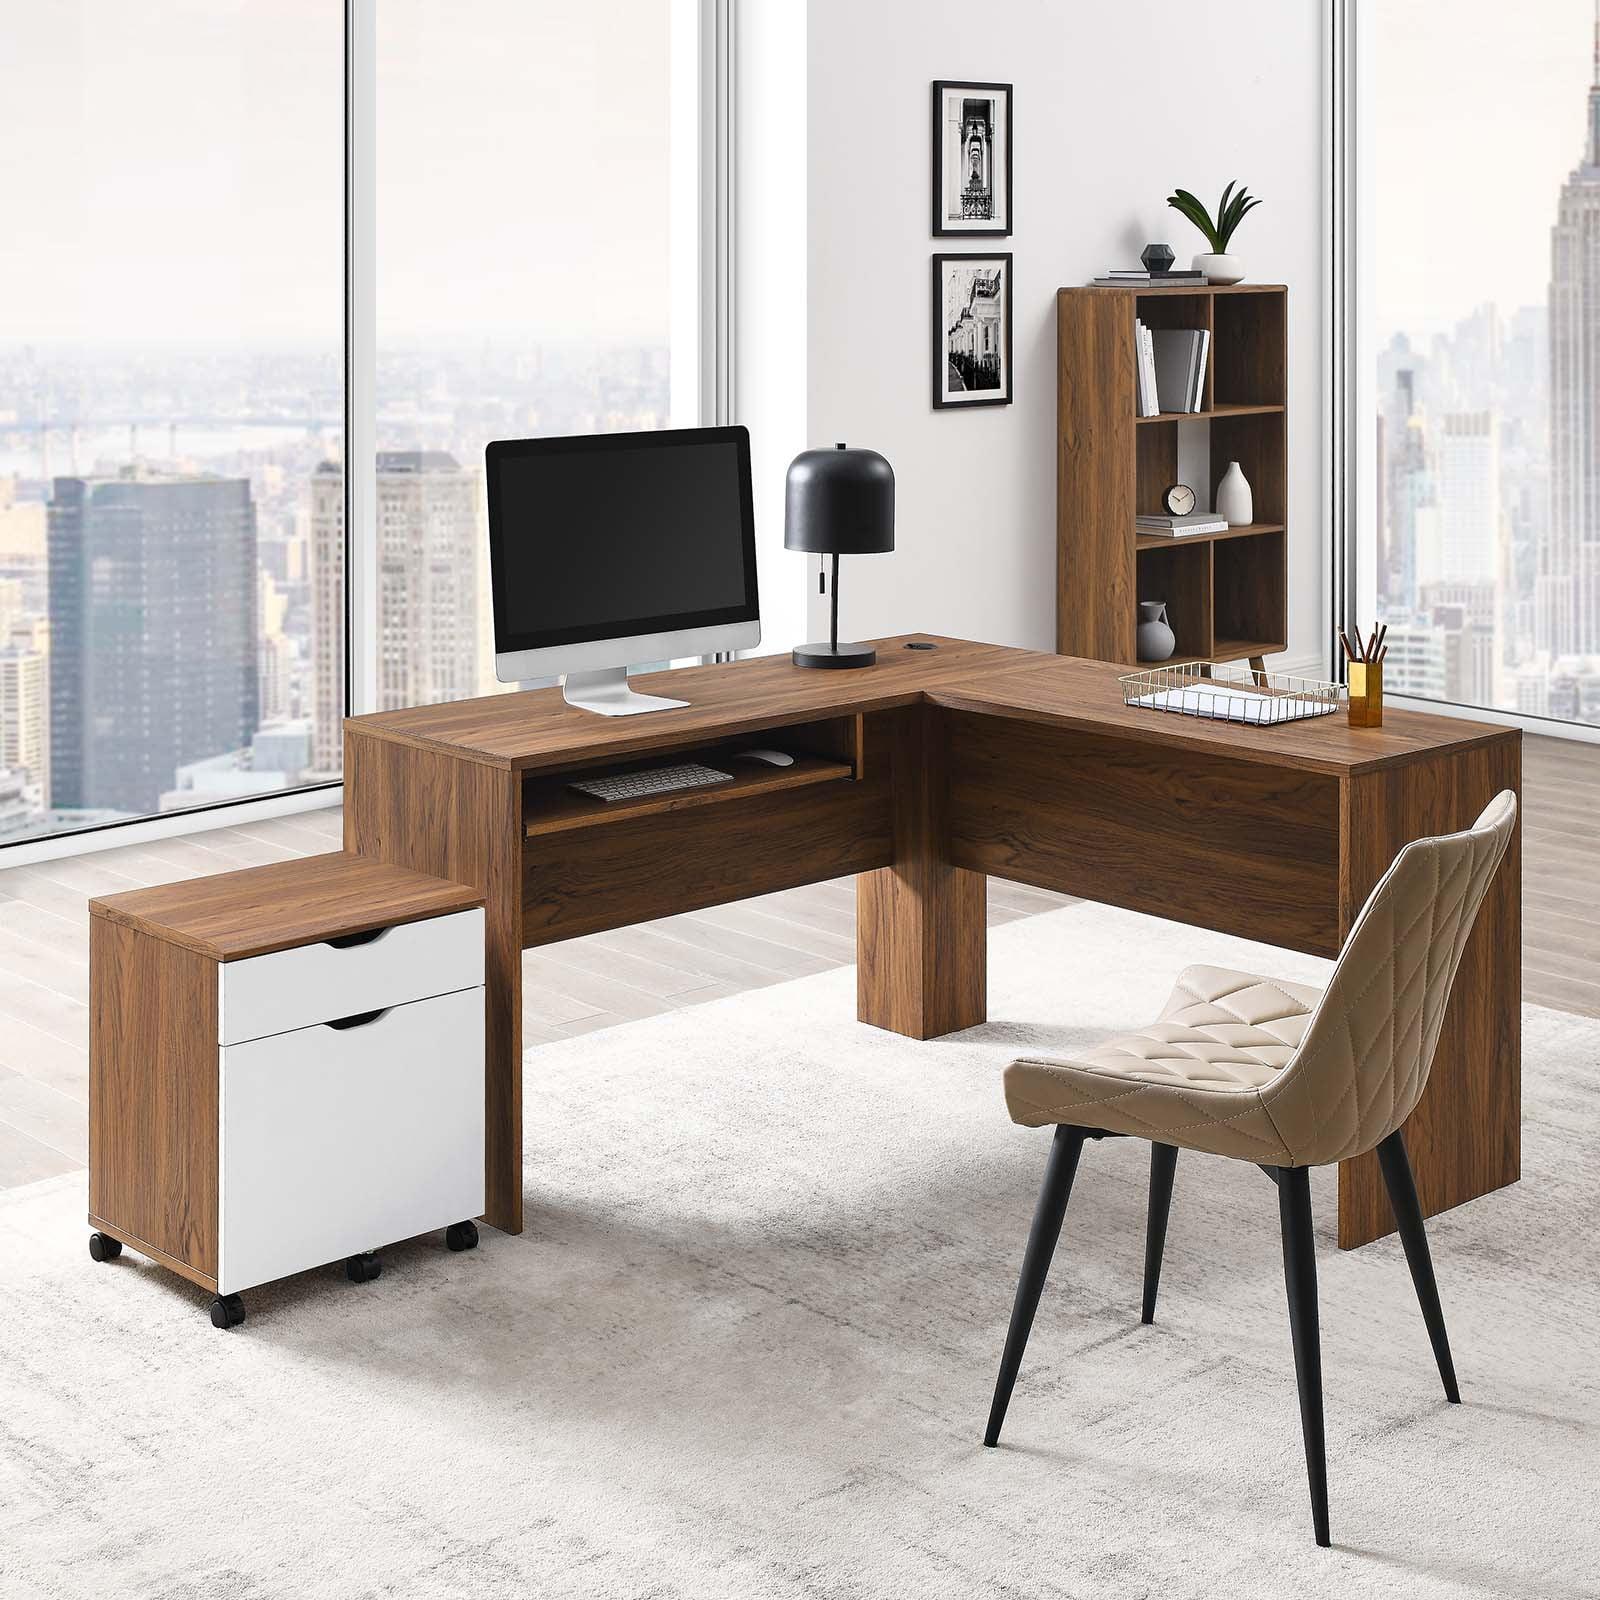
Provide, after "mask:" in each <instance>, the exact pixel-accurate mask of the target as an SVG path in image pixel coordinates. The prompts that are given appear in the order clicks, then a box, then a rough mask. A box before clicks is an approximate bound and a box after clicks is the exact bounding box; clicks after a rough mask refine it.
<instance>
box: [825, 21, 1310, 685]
mask: <svg viewBox="0 0 1600 1600" xmlns="http://www.w3.org/2000/svg"><path fill="white" fill-rule="evenodd" d="M1320 9H1321V8H1320V7H1319V6H1318V5H1317V4H1316V3H1315V0H1289V3H1286V0H1235V3H1233V4H1230V5H1229V6H1228V7H1227V8H1226V14H1225V17H1223V16H1219V13H1218V11H1217V8H1216V7H1214V6H1213V5H1211V4H1209V3H1207V0H1146V3H1145V4H1142V5H1140V4H1104V3H1097V4H1086V3H1080V4H1065V3H1062V0H988V3H987V4H985V5H983V6H980V7H974V6H973V5H972V4H971V3H970V0H915V3H913V0H810V7H809V25H808V50H807V60H808V66H809V76H808V86H807V100H808V115H807V121H808V134H807V143H808V149H809V163H808V165H809V172H808V193H807V205H806V257H807V268H808V271H807V303H808V316H807V353H806V373H807V385H808V403H807V417H806V421H807V429H808V433H809V442H810V443H811V444H814V445H815V444H826V443H829V442H831V441H834V440H838V439H844V440H848V441H849V442H850V443H852V444H860V445H869V446H871V447H872V448H873V449H876V450H881V451H882V452H883V453H884V454H885V455H886V456H887V457H888V458H889V460H890V462H891V463H892V464H893V466H894V469H895V475H896V480H897V487H898V501H897V511H896V521H897V544H898V548H897V549H896V551H895V553H894V554H893V555H889V556H862V557H858V558H856V559H854V560H850V561H847V562H846V563H845V568H846V570H845V571H844V573H843V575H842V578H841V583H840V592H841V621H840V630H841V634H842V636H844V637H847V638H868V637H872V636H875V635H881V634H887V633H897V632H904V631H910V630H913V629H918V628H926V629H932V630H936V631H939V632H945V633H951V634H957V635H963V636H966V637H970V638H977V639H985V640H991V641H993V642H996V643H1001V644H1015V645H1026V646H1031V647H1034V648H1040V649H1051V648H1053V646H1054V639H1055V597H1054V585H1055V468H1054V461H1055V454H1054V452H1055V375H1054V361H1055V307H1054V292H1055V290H1056V289H1057V288H1059V287H1061V286H1063V285H1069V284H1080V283H1083V282H1086V281H1087V280H1088V279H1089V278H1090V277H1092V276H1093V275H1094V274H1095V273H1096V272H1100V271H1103V270H1104V269H1105V268H1106V267H1107V266H1109V265H1111V264H1113V263H1116V264H1119V265H1132V264H1134V263H1135V262H1136V260H1137V257H1138V253H1139V250H1140V249H1141V248H1142V247H1143V245H1144V244H1145V243H1146V242H1147V241H1149V240H1151V239H1163V240H1166V241H1168V242H1169V243H1171V245H1172V247H1173V248H1174V250H1176V251H1177V252H1178V255H1179V257H1180V259H1181V260H1183V261H1184V262H1187V260H1188V257H1189V256H1190V255H1191V254H1192V253H1193V252H1195V251H1196V250H1199V249H1203V248H1204V245H1203V243H1202V241H1201V240H1200V238H1199V236H1198V235H1197V234H1196V233H1195V232H1194V231H1193V229H1192V228H1191V227H1190V226H1189V224H1187V223H1186V222H1184V221H1183V219H1182V218H1181V217H1179V216H1178V214H1177V213H1176V212H1173V211H1169V210H1168V209H1167V207H1166V204H1165V200H1166V196H1167V195H1168V194H1169V193H1171V191H1172V188H1173V186H1174V185H1179V184H1181V185H1182V186H1183V187H1185V188H1188V189H1193V190H1195V191H1196V192H1197V193H1198V194H1199V195H1200V196H1201V197H1202V198H1204V199H1205V200H1206V201H1207V202H1208V203H1210V202H1212V201H1214V200H1215V198H1216V196H1217V194H1218V193H1220V192H1221V189H1222V186H1223V185H1224V183H1226V182H1227V181H1228V179H1230V178H1235V177H1237V178H1240V179H1242V180H1244V181H1245V182H1246V183H1248V184H1249V186H1250V189H1251V191H1252V193H1255V194H1259V195H1260V196H1261V197H1262V199H1263V202H1264V203H1263V204H1262V206H1261V208H1260V209H1259V210H1258V211H1256V212H1254V213H1253V214H1252V215H1251V216H1250V217H1249V218H1248V219H1247V220H1246V222H1245V223H1244V225H1243V226H1242V227H1241V229H1240V231H1239V235H1238V238H1237V240H1236V248H1237V251H1238V253H1239V254H1242V255H1243V256H1244V258H1245V262H1246V267H1247V270H1248V272H1249V275H1250V276H1251V277H1252V278H1254V279H1256V280H1258V281H1263V282H1281V283H1287V284H1288V285H1289V286H1290V300H1289V305H1290V328H1289V471H1290V490H1289V530H1290V531H1289V551H1290V553H1289V584H1290V630H1289V651H1288V654H1287V656H1286V657H1284V658H1282V659H1283V661H1284V662H1294V663H1295V664H1299V663H1300V662H1302V661H1307V662H1309V661H1310V660H1311V659H1313V658H1314V657H1315V656H1316V655H1317V654H1318V653H1319V651H1320V645H1321V639H1322V636H1323V632H1324V627H1323V618H1324V616H1325V615H1326V612H1325V610H1324V605H1323V589H1324V585H1325V570H1324V569H1325V567H1326V562H1325V561H1324V560H1323V556H1322V503H1323V496H1322V493H1321V488H1320V474H1321V470H1322V468H1321V459H1322V452H1321V429H1322V408H1321V377H1320V363H1321V351H1320V326H1321V323H1320V309H1319V295H1320V286H1321V271H1322V268H1321V254H1322V243H1321V237H1320V234H1321V228H1322V210H1321V203H1322V192H1321V187H1322V111H1321V107H1322V98H1321V97H1322V81H1321V70H1322V69H1321V55H1320V51H1321V45H1322V38H1321V30H1320V22H1319V18H1320ZM935 78H954V79H959V78H971V79H979V80H991V81H998V82H1003V83H1013V84H1015V86H1016V87H1015V95H1014V106H1015V228H1014V233H1013V236H1012V238H1010V239H1009V240H1006V241H1004V242H998V241H972V242H965V241H961V240H944V239H940V240H936V239H934V238H933V237H932V236H931V235H930V233H929V205H930V202H929V188H930V184H931V181H932V180H931V173H930V166H929V162H930V152H929V139H930V132H929V122H930V110H929V97H930V93H931V91H930V88H929V85H930V84H931V83H932V81H933V80H934V79H935ZM991 247H995V248H1000V249H1006V250H1010V251H1012V252H1013V253H1014V255H1015V269H1014V270H1015V283H1016V292H1017V298H1016V301H1015V307H1014V315H1015V328H1014V342H1015V361H1016V390H1015V392H1016V403H1015V404H1014V405H1011V406H1008V407H1004V408H997V409H994V410H978V411H971V412H959V411H938V412H936V411H934V410H933V409H932V406H931V403H930V399H929V391H930V381H931V380H930V377H929V371H928V364H929V359H930V357H929V344H930V332H929V314H930V313H929V297H930V292H931V291H930V274H931V268H930V265H929V258H930V257H931V256H932V255H933V254H934V253H935V252H936V251H957V250H963V249H986V248H991Z"/></svg>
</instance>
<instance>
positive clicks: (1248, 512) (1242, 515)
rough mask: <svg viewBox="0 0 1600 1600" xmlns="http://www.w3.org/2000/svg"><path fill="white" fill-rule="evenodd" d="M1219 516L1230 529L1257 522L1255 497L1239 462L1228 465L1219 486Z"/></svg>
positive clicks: (1231, 462)
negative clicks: (1240, 468)
mask: <svg viewBox="0 0 1600 1600" xmlns="http://www.w3.org/2000/svg"><path fill="white" fill-rule="evenodd" d="M1217 515H1218V516H1219V517H1221V518H1222V519H1223V521H1225V522H1226V523H1227V524H1228V526H1229V527H1230V528H1240V527H1243V526H1244V525H1245V523H1247V522H1254V521H1255V520H1256V505H1255V496H1254V495H1253V494H1251V493H1250V485H1249V484H1248V483H1247V482H1246V481H1245V475H1244V474H1243V473H1242V472H1241V471H1240V470H1239V463H1238V462H1237V461H1230V462H1229V463H1228V470H1227V471H1226V472H1224V473H1223V474H1222V482H1221V483H1219V484H1218V485H1217Z"/></svg>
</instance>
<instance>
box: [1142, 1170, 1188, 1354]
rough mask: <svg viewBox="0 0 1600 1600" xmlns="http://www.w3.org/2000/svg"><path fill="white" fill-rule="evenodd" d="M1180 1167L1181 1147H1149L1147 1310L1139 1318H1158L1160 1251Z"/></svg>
mask: <svg viewBox="0 0 1600 1600" xmlns="http://www.w3.org/2000/svg"><path fill="white" fill-rule="evenodd" d="M1177 1170H1178V1147H1177V1146H1176V1145H1173V1144H1152V1145H1151V1146H1150V1212H1149V1215H1148V1216H1147V1217H1146V1218H1145V1223H1144V1310H1143V1311H1142V1312H1141V1314H1140V1317H1139V1320H1140V1321H1141V1322H1154V1321H1155V1320H1156V1290H1157V1288H1158V1287H1159V1286H1160V1283H1161V1252H1162V1250H1163V1248H1164V1247H1165V1245H1166V1242H1167V1213H1168V1212H1169V1211H1170V1210H1171V1209H1172V1178H1173V1174H1174V1173H1176V1172H1177Z"/></svg>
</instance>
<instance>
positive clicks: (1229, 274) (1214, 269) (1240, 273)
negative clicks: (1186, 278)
mask: <svg viewBox="0 0 1600 1600" xmlns="http://www.w3.org/2000/svg"><path fill="white" fill-rule="evenodd" d="M1192 264H1193V266H1194V270H1195V271H1196V272H1203V273H1205V275H1206V282H1207V283H1238V282H1239V281H1240V279H1242V278H1243V277H1244V261H1243V259H1242V258H1241V257H1239V256H1221V255H1217V254H1216V253H1215V252H1214V251H1213V252H1208V253H1206V254H1204V255H1198V256H1196V257H1195V258H1194V262H1193V263H1192Z"/></svg>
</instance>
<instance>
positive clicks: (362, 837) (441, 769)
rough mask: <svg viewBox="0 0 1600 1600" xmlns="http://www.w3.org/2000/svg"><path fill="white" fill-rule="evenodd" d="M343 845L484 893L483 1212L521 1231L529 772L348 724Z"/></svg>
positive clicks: (497, 1223)
mask: <svg viewBox="0 0 1600 1600" xmlns="http://www.w3.org/2000/svg"><path fill="white" fill-rule="evenodd" d="M344 847H345V849H346V850H348V851H350V852H351V853H352V854H355V855H363V856H375V857H376V858H377V859H378V860H380V861H392V862H394V863H396V864H397V865H399V866H403V867H411V868H412V869H413V870H415V871H417V872H427V873H431V874H432V875H433V876H435V877H438V878H448V879H449V880H450V881H451V882H452V883H466V884H471V885H472V887H473V888H475V889H477V890H478V891H479V892H480V893H481V894H482V895H483V906H484V911H483V922H484V993H485V1005H486V1012H485V1017H484V1023H485V1026H484V1047H485V1060H484V1152H483V1157H484V1210H483V1220H484V1221H485V1222H488V1223H490V1224H492V1225H493V1226H494V1227H496V1228H499V1229H501V1230H502V1231H503V1232H506V1233H521V1232H522V780H521V776H520V774H518V773H515V772H507V771H503V770H501V769H500V768H498V767H487V766H482V765H480V764H479V763H477V762H473V761H460V760H456V759H454V758H452V757H450V756H447V755H443V754H440V753H437V752H435V751H431V750H419V749H414V748H412V747H410V746H408V745H402V744H396V743H391V742H390V741H388V740H384V739H374V738H372V737H370V736H368V735H359V734H357V733H355V732H353V731H351V730H350V729H348V728H347V729H346V730H345V741H344Z"/></svg>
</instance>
